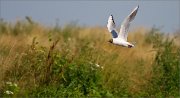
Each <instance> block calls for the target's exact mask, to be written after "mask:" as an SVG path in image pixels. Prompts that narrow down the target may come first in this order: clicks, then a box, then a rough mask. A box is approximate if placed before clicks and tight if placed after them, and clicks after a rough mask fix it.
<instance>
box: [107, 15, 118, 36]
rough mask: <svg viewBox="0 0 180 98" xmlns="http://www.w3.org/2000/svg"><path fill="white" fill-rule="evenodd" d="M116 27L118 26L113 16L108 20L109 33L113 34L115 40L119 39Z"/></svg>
mask: <svg viewBox="0 0 180 98" xmlns="http://www.w3.org/2000/svg"><path fill="white" fill-rule="evenodd" d="M115 27H116V25H115V22H114V19H113V16H112V15H111V16H109V18H108V23H107V28H108V31H109V32H111V34H112V37H113V38H117V37H118V34H117V32H116V30H115Z"/></svg>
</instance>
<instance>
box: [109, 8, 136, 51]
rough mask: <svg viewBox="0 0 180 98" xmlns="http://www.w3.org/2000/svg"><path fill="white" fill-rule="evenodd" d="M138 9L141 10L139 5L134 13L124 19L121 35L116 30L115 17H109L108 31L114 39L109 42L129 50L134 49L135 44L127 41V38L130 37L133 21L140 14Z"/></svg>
mask: <svg viewBox="0 0 180 98" xmlns="http://www.w3.org/2000/svg"><path fill="white" fill-rule="evenodd" d="M138 9H139V5H138V6H137V7H135V8H134V9H133V11H132V12H131V13H130V14H129V15H128V16H127V17H126V18H125V19H124V21H123V23H122V24H121V28H120V31H119V33H117V31H116V29H115V28H116V25H115V22H114V19H113V15H110V16H109V18H108V23H107V28H108V31H109V32H110V33H111V34H112V39H110V40H109V41H108V42H110V43H113V44H115V45H120V46H124V47H128V48H132V47H134V44H132V43H130V42H128V41H127V37H128V30H129V26H130V23H131V22H132V20H134V18H135V16H136V14H137V12H138Z"/></svg>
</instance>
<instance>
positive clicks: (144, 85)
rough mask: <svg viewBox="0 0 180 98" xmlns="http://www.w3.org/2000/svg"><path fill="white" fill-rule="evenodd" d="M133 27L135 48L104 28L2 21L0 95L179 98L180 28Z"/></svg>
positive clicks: (0, 21) (0, 36) (30, 21)
mask: <svg viewBox="0 0 180 98" xmlns="http://www.w3.org/2000/svg"><path fill="white" fill-rule="evenodd" d="M173 34H175V33H172V34H171V35H169V36H168V35H165V34H164V33H162V32H161V31H160V30H159V29H157V28H152V29H151V30H147V29H144V28H139V29H137V30H135V31H134V32H130V34H129V35H130V36H129V40H130V41H133V40H137V41H136V42H137V44H136V46H135V48H131V49H129V48H124V47H120V46H115V45H112V44H110V43H108V42H107V41H108V40H109V38H110V34H109V33H108V31H107V30H106V28H103V27H91V28H90V27H79V26H77V25H76V24H74V23H72V24H68V25H66V26H64V27H60V26H58V24H57V25H56V26H55V27H45V26H43V25H40V24H38V23H36V22H35V21H33V20H32V19H31V18H30V17H26V20H20V21H17V22H15V23H8V22H5V21H4V20H2V19H1V20H0V46H1V47H0V74H1V77H0V97H20V96H21V97H180V92H179V91H180V85H179V84H180V80H179V79H180V77H179V75H180V70H179V65H180V46H179V44H177V43H178V42H179V41H180V40H179V39H180V33H176V36H175V37H174V35H173Z"/></svg>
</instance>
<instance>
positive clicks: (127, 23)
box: [118, 5, 139, 41]
mask: <svg viewBox="0 0 180 98" xmlns="http://www.w3.org/2000/svg"><path fill="white" fill-rule="evenodd" d="M138 8H139V5H138V6H137V7H135V8H134V9H133V11H132V12H131V13H130V14H129V15H128V16H127V17H126V18H125V20H124V21H123V23H122V24H121V28H120V32H119V35H118V37H120V38H122V39H124V40H125V41H127V36H128V30H129V26H130V23H131V21H132V20H133V19H134V18H135V16H136V13H137V11H138Z"/></svg>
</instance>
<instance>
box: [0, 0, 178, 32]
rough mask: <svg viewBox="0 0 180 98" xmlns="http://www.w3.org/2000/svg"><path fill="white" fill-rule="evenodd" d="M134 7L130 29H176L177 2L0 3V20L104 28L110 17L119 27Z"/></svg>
mask: <svg viewBox="0 0 180 98" xmlns="http://www.w3.org/2000/svg"><path fill="white" fill-rule="evenodd" d="M137 5H139V11H138V13H137V16H136V17H135V20H134V21H133V22H132V25H131V28H135V27H138V26H144V27H149V28H150V27H152V26H153V25H155V26H157V27H162V31H163V32H167V33H169V32H175V31H176V30H178V29H179V28H180V0H144V1H142V0H127V1H126V0H122V1H117V0H113V1H110V0H109V1H108V0H98V1H95V0H93V1H90V0H89V1H83V0H75V1H73V0H70V1H61V0H60V1H58V0H52V1H51V0H37V1H36V0H24V1H23V0H0V17H1V18H3V19H4V20H6V21H9V22H15V21H16V20H17V19H24V18H25V16H30V17H32V19H33V20H35V21H37V22H39V23H42V24H45V25H55V23H56V20H57V19H58V20H59V24H60V25H62V26H63V25H65V24H67V23H70V22H72V21H77V23H78V24H79V25H85V26H104V27H105V26H106V24H107V19H108V17H109V15H111V14H112V15H113V16H114V19H115V22H116V24H117V26H120V24H121V23H122V21H123V20H124V18H125V17H126V16H127V15H129V13H130V12H131V10H132V9H134V8H135V7H136V6H137Z"/></svg>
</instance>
